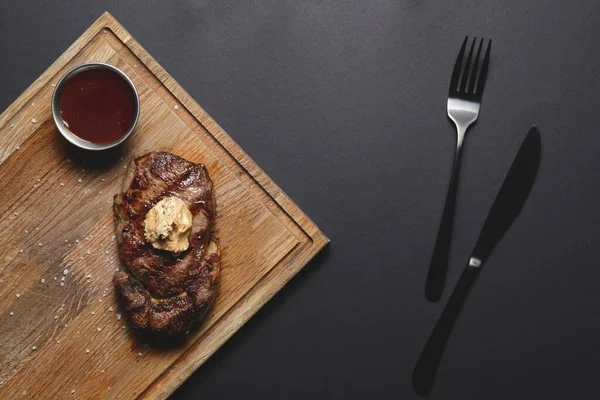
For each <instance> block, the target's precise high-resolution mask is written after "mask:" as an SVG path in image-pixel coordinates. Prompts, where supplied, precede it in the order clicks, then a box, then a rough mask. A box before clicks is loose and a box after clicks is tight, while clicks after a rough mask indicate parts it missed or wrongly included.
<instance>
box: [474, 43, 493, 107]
mask: <svg viewBox="0 0 600 400" xmlns="http://www.w3.org/2000/svg"><path fill="white" fill-rule="evenodd" d="M491 50H492V39H490V41H489V42H488V45H487V50H486V51H485V57H484V58H483V64H482V65H481V72H480V73H479V79H478V80H477V89H476V90H475V93H476V94H477V96H479V97H481V95H482V94H483V86H484V85H485V77H486V76H487V69H488V64H489V62H490V52H491Z"/></svg>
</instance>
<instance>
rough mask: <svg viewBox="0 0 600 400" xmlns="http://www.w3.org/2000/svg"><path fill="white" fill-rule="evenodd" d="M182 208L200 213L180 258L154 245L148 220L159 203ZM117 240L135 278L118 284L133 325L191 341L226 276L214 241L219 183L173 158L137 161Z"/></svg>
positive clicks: (159, 155)
mask: <svg viewBox="0 0 600 400" xmlns="http://www.w3.org/2000/svg"><path fill="white" fill-rule="evenodd" d="M167 197H177V198H179V199H180V200H182V201H183V202H184V203H185V204H186V205H187V207H188V208H189V209H190V211H191V213H192V216H193V218H192V230H191V234H190V237H189V248H188V249H187V250H185V251H183V252H182V253H179V254H174V253H171V252H169V251H165V250H158V249H156V248H154V247H153V246H152V245H151V244H150V243H148V242H147V241H146V238H145V236H144V220H145V218H146V214H147V213H148V211H149V210H150V209H151V208H152V207H154V205H155V204H156V203H158V202H159V201H161V200H163V199H165V198H167ZM113 211H114V216H115V225H116V237H117V243H118V246H119V254H120V256H121V260H122V261H123V263H124V264H125V266H126V267H127V272H125V271H118V272H116V273H115V276H114V279H113V282H114V285H115V287H116V289H117V292H118V293H119V295H120V297H121V300H122V304H123V308H124V309H125V311H126V314H127V316H128V318H129V320H130V321H131V323H132V325H133V326H134V327H135V328H137V329H138V330H140V331H142V332H147V333H152V334H158V335H168V336H173V335H180V334H182V333H186V332H187V331H188V330H189V329H190V328H191V327H192V325H193V324H194V323H196V322H199V321H201V320H202V319H203V318H204V316H205V315H206V313H207V310H208V309H209V308H210V306H211V305H212V303H213V302H214V299H215V296H216V292H217V285H218V277H219V270H220V261H221V260H220V253H219V247H218V245H217V243H216V241H215V240H214V238H212V237H211V229H212V226H213V221H214V218H215V200H214V197H213V187H212V181H211V180H210V177H209V176H208V171H207V170H206V168H205V167H204V165H202V164H195V163H193V162H190V161H187V160H185V159H183V158H181V157H178V156H176V155H174V154H171V153H167V152H152V153H148V154H145V155H143V156H140V157H137V158H135V159H133V160H132V161H131V163H130V164H129V168H128V171H127V176H126V177H125V180H124V182H123V193H118V194H116V195H115V197H114V205H113Z"/></svg>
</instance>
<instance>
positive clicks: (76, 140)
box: [52, 62, 140, 150]
mask: <svg viewBox="0 0 600 400" xmlns="http://www.w3.org/2000/svg"><path fill="white" fill-rule="evenodd" d="M91 69H100V70H107V71H111V72H114V73H116V74H117V75H119V76H120V77H121V78H123V80H124V81H125V82H126V83H127V85H128V86H129V87H130V88H131V92H132V95H133V99H134V117H133V121H132V123H131V125H130V126H129V129H127V131H126V132H125V133H124V134H123V135H122V136H121V137H119V138H117V139H115V140H114V141H111V142H107V143H92V142H90V141H87V140H84V139H82V138H80V137H79V136H77V135H76V134H74V133H73V132H71V131H70V130H69V129H68V128H67V126H65V121H64V120H63V117H62V115H61V113H60V98H61V94H62V92H63V89H64V88H65V86H66V85H67V83H68V82H69V80H70V79H71V78H73V77H75V76H76V75H77V74H79V73H81V72H83V71H88V70H91ZM139 117H140V97H139V95H138V92H137V89H136V88H135V85H134V84H133V82H132V81H131V79H129V77H128V76H127V75H126V74H125V73H124V72H123V71H121V70H120V69H119V68H117V67H115V66H113V65H110V64H106V63H99V62H93V63H85V64H80V65H77V66H75V67H73V68H71V69H70V70H69V71H68V72H67V73H66V74H65V75H63V77H62V78H61V79H60V80H59V81H58V83H57V84H56V88H54V93H52V118H53V119H54V123H55V125H56V127H57V128H58V130H59V132H60V133H61V135H62V136H63V137H64V138H65V139H67V140H68V141H69V142H70V143H72V144H73V145H75V146H77V147H79V148H82V149H85V150H106V149H110V148H113V147H115V146H118V145H119V144H121V143H123V142H124V141H125V140H126V139H127V138H128V137H129V136H130V135H131V133H132V132H133V130H134V128H135V126H136V125H137V122H138V119H139Z"/></svg>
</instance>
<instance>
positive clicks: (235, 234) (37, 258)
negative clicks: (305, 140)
mask: <svg viewBox="0 0 600 400" xmlns="http://www.w3.org/2000/svg"><path fill="white" fill-rule="evenodd" d="M88 61H101V62H107V63H109V64H113V65H115V66H117V67H118V68H120V69H121V70H123V71H124V72H125V73H126V74H127V75H129V77H130V78H131V79H132V80H133V82H134V83H135V85H136V87H137V89H138V91H139V94H140V100H141V116H140V120H139V123H138V126H137V128H136V130H135V131H134V133H133V135H132V137H130V138H129V139H128V140H127V141H126V142H125V144H124V145H122V146H120V147H119V148H118V149H116V150H115V151H112V152H101V153H90V152H85V151H79V150H77V149H75V148H73V147H72V146H70V145H68V144H67V143H66V141H65V140H64V139H62V137H61V136H60V135H59V133H58V131H57V129H56V128H55V126H54V124H53V121H52V117H51V113H50V98H51V95H52V91H53V90H54V84H55V83H56V82H57V81H58V80H59V78H60V77H61V76H62V75H63V74H64V73H65V72H66V71H67V70H68V69H69V68H71V67H73V66H75V65H77V64H80V63H82V62H88ZM156 149H163V150H167V151H170V152H173V153H175V154H178V155H180V156H182V157H184V158H187V159H189V160H192V161H194V162H202V163H204V164H205V165H206V167H207V168H208V171H209V173H210V175H211V177H212V179H213V182H214V187H215V196H216V200H217V204H218V208H217V212H218V218H217V220H216V223H215V224H216V228H215V235H216V237H218V239H219V241H220V243H221V246H222V254H223V257H222V261H223V268H222V275H221V284H220V289H219V290H220V291H219V295H218V298H217V300H216V303H215V305H214V306H213V308H212V310H211V312H210V314H209V315H208V317H207V319H206V321H205V322H204V324H203V325H202V326H201V327H200V329H199V330H197V331H195V332H192V333H191V334H190V335H189V340H187V341H186V342H185V343H183V344H180V345H177V346H175V345H174V346H172V347H171V348H155V347H153V346H151V345H150V346H146V345H145V344H144V343H140V342H139V341H137V340H136V339H135V337H134V336H133V334H132V332H131V331H130V329H129V326H128V325H127V322H126V321H125V318H124V317H123V318H120V314H122V312H121V310H120V308H119V304H118V300H117V298H116V296H115V293H114V291H113V288H112V283H111V280H112V276H113V274H114V271H115V268H119V258H118V255H117V248H116V244H115V242H114V239H113V235H114V225H113V215H112V197H113V195H114V194H115V193H116V192H117V191H118V190H119V187H120V185H121V182H122V179H123V176H124V173H125V169H124V166H125V165H126V164H127V163H128V162H129V160H130V159H131V158H132V157H133V156H134V155H136V154H142V153H145V152H147V151H151V150H156ZM0 188H2V190H1V191H0V210H2V211H1V213H2V214H1V215H2V217H1V219H0V241H1V243H3V251H2V254H1V256H0V279H1V281H0V381H1V383H0V398H1V399H13V398H17V397H18V398H21V397H22V396H23V395H25V396H27V397H33V398H44V399H45V398H49V399H61V398H80V399H91V398H96V399H104V398H115V399H116V398H118V399H132V398H166V397H167V396H168V395H169V394H170V393H172V392H173V391H174V390H175V388H177V387H178V386H179V385H180V384H181V383H182V382H183V381H184V380H185V379H186V378H187V377H188V376H189V375H190V374H191V373H192V372H193V371H194V370H196V369H197V368H198V367H199V366H200V365H201V364H202V363H203V362H204V361H206V359H207V358H208V357H209V356H210V355H211V354H213V353H214V352H215V351H216V350H217V349H218V348H219V346H221V345H222V344H223V343H224V342H225V341H226V340H227V339H228V338H229V337H230V336H231V335H233V334H234V333H235V332H236V331H237V330H238V329H239V328H240V326H241V325H243V324H244V323H245V322H246V321H247V320H248V319H249V318H250V317H251V316H252V315H253V314H254V313H256V311H258V309H259V308H260V307H262V306H263V305H264V304H265V303H266V302H267V301H268V300H269V299H270V298H271V297H272V296H273V295H274V294H275V293H276V292H277V291H278V290H279V289H281V287H282V286H283V285H285V283H286V282H288V281H289V280H290V279H291V278H292V277H293V276H294V275H295V274H296V273H297V272H298V271H299V270H300V269H301V268H302V267H303V266H304V265H305V264H306V263H307V262H308V261H309V260H310V259H311V258H312V257H313V256H314V255H315V254H316V253H317V252H319V250H321V249H322V248H323V247H324V246H325V245H326V244H327V243H328V239H327V238H326V237H325V235H323V233H321V232H320V231H319V229H318V228H317V226H316V225H315V224H314V223H313V222H312V221H311V220H310V219H309V218H308V217H307V216H306V215H305V214H304V213H303V212H302V211H301V210H300V209H299V208H298V206H297V205H295V204H294V203H293V202H292V201H291V200H290V198H289V197H288V196H286V194H285V193H283V192H282V191H281V189H279V188H278V187H277V186H276V185H275V184H274V183H273V181H272V180H271V179H270V178H269V177H268V176H267V175H266V174H265V173H264V172H263V171H262V170H261V169H260V168H259V167H258V165H256V163H254V162H253V161H252V160H251V159H250V157H248V155H247V154H246V153H245V152H244V151H243V150H242V149H241V148H240V147H239V146H238V145H237V144H236V143H235V142H234V141H233V140H232V139H231V138H230V137H229V136H228V135H227V134H226V133H225V132H224V131H223V129H221V128H220V127H219V125H217V123H216V122H215V121H213V120H212V118H211V117H210V116H209V115H208V114H207V113H206V112H205V111H204V110H203V109H202V108H201V107H200V106H199V105H198V104H197V103H196V102H195V101H194V100H193V99H192V98H191V97H190V95H188V94H187V93H186V92H185V91H184V90H183V89H182V88H181V87H180V86H179V84H177V82H175V81H174V80H173V78H172V77H171V76H170V75H169V74H168V73H167V72H166V71H165V70H164V69H163V68H162V67H161V66H160V65H159V64H158V63H157V62H156V61H155V60H154V59H153V58H152V57H151V56H150V55H149V54H148V53H147V52H146V51H145V50H144V49H143V48H142V47H141V46H140V45H139V44H138V43H137V42H136V41H135V40H134V39H133V38H132V37H131V35H130V34H129V33H127V31H126V30H125V29H124V28H123V27H122V26H121V25H120V24H119V23H118V22H117V21H116V20H115V19H114V18H113V17H112V16H111V15H110V14H108V13H105V14H104V15H102V16H101V17H100V18H99V19H98V20H97V21H96V22H95V23H94V24H93V25H92V26H91V27H90V28H89V29H88V30H87V31H86V32H85V33H84V34H83V35H82V36H81V37H80V38H79V39H77V41H76V42H75V43H73V45H72V46H71V47H69V49H68V50H67V51H66V52H65V53H64V54H63V55H62V56H61V57H60V58H59V59H58V60H57V61H56V62H55V63H54V64H53V65H52V66H50V68H48V70H46V72H44V74H43V75H42V76H40V77H39V78H38V79H37V80H36V81H35V82H34V83H33V84H32V85H31V86H30V87H29V88H28V89H27V90H26V91H25V92H24V93H23V94H22V95H21V96H20V97H19V98H18V99H17V100H16V101H15V102H14V103H13V104H12V105H11V106H10V107H9V108H8V109H7V110H6V111H4V113H2V115H0ZM67 270H68V272H67Z"/></svg>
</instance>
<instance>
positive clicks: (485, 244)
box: [412, 125, 542, 396]
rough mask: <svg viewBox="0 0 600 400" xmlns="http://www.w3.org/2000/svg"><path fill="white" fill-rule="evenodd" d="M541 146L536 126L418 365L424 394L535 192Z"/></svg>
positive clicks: (417, 383)
mask: <svg viewBox="0 0 600 400" xmlns="http://www.w3.org/2000/svg"><path fill="white" fill-rule="evenodd" d="M541 149H542V143H541V137H540V132H539V130H538V128H537V126H535V125H534V126H532V127H531V128H530V129H529V132H528V133H527V136H526V137H525V139H524V140H523V143H522V144H521V147H520V149H519V152H518V153H517V155H516V157H515V159H514V161H513V163H512V165H511V167H510V169H509V171H508V174H507V175H506V178H505V179H504V182H503V183H502V186H501V187H500V191H499V192H498V195H497V196H496V199H495V200H494V203H493V205H492V208H491V209H490V212H489V214H488V216H487V218H486V220H485V223H484V224H483V228H482V230H481V233H480V234H479V238H478V239H477V243H476V244H475V248H474V250H473V252H472V253H471V257H470V258H469V261H468V263H467V266H466V267H465V269H464V270H463V272H462V274H461V276H460V278H459V280H458V283H457V284H456V287H455V288H454V291H453V292H452V294H451V295H450V298H449V299H448V303H447V304H446V307H445V308H444V311H443V312H442V315H441V316H440V318H439V319H438V321H437V323H436V325H435V327H434V328H433V331H432V333H431V335H430V336H429V339H428V340H427V343H426V344H425V347H424V348H423V350H422V352H421V355H420V356H419V359H418V361H417V363H416V365H415V368H414V370H413V375H412V385H413V388H414V389H415V391H416V392H417V393H418V394H420V395H421V396H426V395H427V394H429V392H430V391H431V389H432V387H433V383H434V380H435V375H436V373H437V369H438V366H439V363H440V361H441V358H442V355H443V353H444V349H445V347H446V343H447V342H448V338H449V336H450V332H451V330H452V327H453V326H454V323H455V322H456V318H457V317H458V314H459V312H460V310H461V308H462V306H463V304H464V302H465V300H466V298H467V296H468V294H469V292H470V290H471V288H472V287H473V284H474V283H475V279H476V278H477V276H478V275H479V273H480V272H481V268H482V266H483V264H484V263H485V261H487V259H488V257H489V256H490V254H491V252H492V250H493V249H494V247H495V246H496V244H497V243H498V242H499V241H500V239H501V238H502V236H503V235H504V233H506V231H507V230H508V228H509V227H510V225H511V224H512V223H513V222H514V221H515V219H516V218H517V216H518V215H519V212H520V211H521V209H522V208H523V205H524V204H525V201H526V200H527V197H528V196H529V193H530V192H531V189H532V187H533V182H534V181H535V177H536V175H537V171H538V168H539V165H540V160H541V152H542V151H541Z"/></svg>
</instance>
